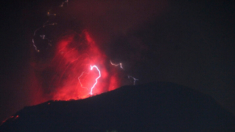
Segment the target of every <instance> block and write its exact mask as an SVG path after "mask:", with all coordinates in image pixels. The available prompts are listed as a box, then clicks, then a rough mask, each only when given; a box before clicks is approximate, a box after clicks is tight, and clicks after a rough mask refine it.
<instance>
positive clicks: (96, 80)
mask: <svg viewBox="0 0 235 132" xmlns="http://www.w3.org/2000/svg"><path fill="white" fill-rule="evenodd" d="M94 67H95V68H96V70H97V71H98V72H99V76H98V77H97V78H96V79H95V83H94V84H93V86H92V87H91V91H90V95H92V94H93V93H92V91H93V89H94V87H95V85H96V84H97V82H98V79H99V78H100V77H101V73H100V70H99V68H98V67H97V66H96V65H94V66H91V69H90V70H93V68H94Z"/></svg>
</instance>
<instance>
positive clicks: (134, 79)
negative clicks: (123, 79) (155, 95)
mask: <svg viewBox="0 0 235 132" xmlns="http://www.w3.org/2000/svg"><path fill="white" fill-rule="evenodd" d="M128 78H129V79H130V78H131V79H133V85H135V82H136V81H138V80H139V79H137V78H134V77H133V76H129V75H128Z"/></svg>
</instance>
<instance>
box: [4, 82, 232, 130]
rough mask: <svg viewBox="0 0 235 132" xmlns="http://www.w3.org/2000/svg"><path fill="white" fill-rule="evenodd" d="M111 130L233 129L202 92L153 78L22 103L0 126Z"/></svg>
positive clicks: (225, 115) (226, 116)
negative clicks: (74, 97)
mask: <svg viewBox="0 0 235 132" xmlns="http://www.w3.org/2000/svg"><path fill="white" fill-rule="evenodd" d="M111 131H112V132H134V131H138V132H149V131H152V132H159V131H165V132H168V131H190V132H203V131H211V132H216V131H221V132H226V131H235V118H234V116H233V115H232V114H231V113H229V112H227V111H226V110H224V109H223V108H222V107H221V106H220V105H219V104H217V103H216V102H215V101H214V100H213V99H212V98H211V97H209V96H207V95H205V94H202V93H199V92H197V91H194V90H191V89H189V88H185V87H182V86H180V85H176V84H172V83H162V82H161V83H160V82H159V83H151V84H145V85H138V86H124V87H121V88H119V89H117V90H114V91H111V92H107V93H104V94H101V95H98V96H94V97H91V98H88V99H84V100H78V101H55V102H53V101H49V102H46V103H43V104H40V105H36V106H30V107H25V108H24V109H22V110H21V111H19V112H17V113H16V114H15V115H14V117H12V118H10V119H8V120H7V121H6V122H5V123H4V124H2V125H1V126H0V132H111Z"/></svg>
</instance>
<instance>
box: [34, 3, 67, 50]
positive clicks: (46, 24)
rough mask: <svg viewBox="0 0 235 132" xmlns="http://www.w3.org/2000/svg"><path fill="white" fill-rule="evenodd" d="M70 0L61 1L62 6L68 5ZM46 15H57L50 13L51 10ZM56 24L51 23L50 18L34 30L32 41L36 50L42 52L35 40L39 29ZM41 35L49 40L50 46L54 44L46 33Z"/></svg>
mask: <svg viewBox="0 0 235 132" xmlns="http://www.w3.org/2000/svg"><path fill="white" fill-rule="evenodd" d="M68 2H69V0H65V1H64V2H62V3H61V5H60V7H64V4H67V5H68ZM46 15H47V16H48V17H51V16H54V17H55V16H56V14H55V13H54V14H53V13H50V10H49V11H48V12H47V14H46ZM55 25H57V23H49V20H48V21H46V22H45V23H44V24H43V25H42V26H41V27H39V28H37V29H36V30H35V31H34V34H33V38H32V43H33V47H34V49H35V51H36V52H40V50H39V49H38V47H37V45H36V43H35V40H34V38H35V36H36V34H37V32H38V31H39V30H41V29H42V28H45V27H47V26H55ZM39 36H40V38H41V39H43V40H47V41H48V45H49V46H52V45H51V42H52V41H51V40H50V39H48V38H46V35H45V34H43V35H39Z"/></svg>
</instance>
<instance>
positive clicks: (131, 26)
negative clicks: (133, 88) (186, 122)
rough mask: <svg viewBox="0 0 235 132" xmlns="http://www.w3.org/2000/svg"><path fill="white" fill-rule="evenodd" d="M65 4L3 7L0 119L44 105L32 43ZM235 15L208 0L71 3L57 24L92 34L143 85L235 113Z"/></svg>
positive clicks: (27, 3)
mask: <svg viewBox="0 0 235 132" xmlns="http://www.w3.org/2000/svg"><path fill="white" fill-rule="evenodd" d="M61 2H62V1H59V0H58V1H56V0H50V1H47V0H44V1H43V0H41V1H39V0H35V1H29V0H28V1H25V2H21V1H20V0H18V1H15V2H14V3H7V2H6V3H2V5H3V6H2V15H1V30H2V31H1V38H2V39H1V52H0V53H1V62H2V63H1V88H0V113H1V114H0V120H4V119H5V118H7V117H9V116H10V115H12V114H14V113H15V112H16V111H18V110H20V109H22V108H23V107H24V106H28V105H33V104H37V103H39V102H40V101H38V98H40V97H39V95H38V94H37V93H38V92H39V91H40V89H39V86H37V83H36V81H35V80H37V78H36V77H35V76H34V69H33V68H32V65H33V64H32V60H33V59H35V58H34V57H35V56H37V55H35V54H37V53H35V51H34V49H33V45H32V43H31V39H32V37H33V32H34V31H35V29H37V28H38V27H39V26H41V25H42V24H43V23H44V22H45V21H46V20H47V19H46V16H44V15H46V13H47V11H48V10H49V9H52V8H54V6H56V5H58V3H61ZM234 9H235V4H234V3H232V2H211V1H209V0H208V1H201V2H198V1H192V2H188V1H184V0H182V1H178V3H177V2H174V1H168V0H158V1H149V2H146V1H144V0H128V1H125V2H120V1H115V0H113V1H102V0H101V1H96V0H86V1H83V0H77V1H75V0H74V1H72V0H71V1H69V3H68V5H66V9H65V10H63V11H58V14H59V15H60V17H59V19H58V22H61V23H63V24H64V25H63V26H62V27H63V28H62V29H67V27H68V28H70V29H71V30H76V31H78V30H82V29H87V30H88V31H89V33H90V34H91V36H92V37H93V39H94V41H95V42H96V43H97V45H98V46H99V48H100V49H101V50H102V52H104V53H105V54H106V55H107V56H108V58H110V59H111V60H113V61H114V62H116V63H120V62H122V63H123V67H124V68H125V73H126V74H128V75H132V76H134V77H136V78H138V79H139V81H137V84H142V83H147V82H154V81H167V82H173V83H177V84H180V85H184V86H188V87H190V88H192V89H196V90H198V91H201V92H203V93H206V94H209V95H210V96H212V97H213V98H214V99H215V100H216V101H218V103H219V104H221V105H222V106H223V107H225V108H226V109H227V110H229V111H230V112H232V113H233V114H235V105H234V104H235V96H234V95H235V89H234V88H235V81H234V80H235V69H234V67H235V52H234V51H235V46H234V44H235V26H234V23H235V21H234V16H235V10H234ZM66 22H69V23H66ZM66 24H68V25H69V26H67V25H66ZM71 25H72V26H71ZM62 29H61V30H60V31H59V32H63V31H64V30H62ZM54 32H57V31H54ZM42 58H43V57H42ZM44 59H45V57H44ZM40 66H41V65H39V67H40ZM41 101H42V100H41Z"/></svg>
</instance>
